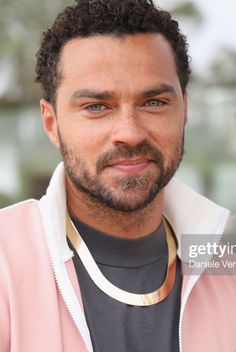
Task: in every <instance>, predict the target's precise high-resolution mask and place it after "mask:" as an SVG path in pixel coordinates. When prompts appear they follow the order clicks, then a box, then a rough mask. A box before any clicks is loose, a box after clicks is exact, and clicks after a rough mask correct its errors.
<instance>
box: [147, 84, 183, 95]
mask: <svg viewBox="0 0 236 352" xmlns="http://www.w3.org/2000/svg"><path fill="white" fill-rule="evenodd" d="M163 93H172V94H176V90H175V88H174V87H173V86H172V85H169V84H161V85H160V86H157V87H152V88H150V89H148V90H145V91H144V92H142V93H141V94H140V96H141V97H143V98H151V97H154V96H156V95H160V94H163Z"/></svg>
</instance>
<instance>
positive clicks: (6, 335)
mask: <svg viewBox="0 0 236 352" xmlns="http://www.w3.org/2000/svg"><path fill="white" fill-rule="evenodd" d="M189 73H190V69H189V62H188V55H187V44H186V40H185V37H184V36H183V35H182V34H181V32H180V30H179V27H178V23H177V22H176V21H174V20H172V19H171V17H170V15H169V13H167V12H164V11H161V10H159V9H157V8H155V6H154V4H153V2H152V1H151V0H119V1H116V0H77V4H76V5H75V6H71V7H67V8H66V9H65V10H64V11H63V12H62V13H61V14H60V15H59V16H58V17H57V19H56V20H55V22H54V24H53V25H52V26H51V27H50V28H49V29H48V30H47V31H46V32H45V33H44V34H43V38H42V42H41V47H40V49H39V51H38V54H37V65H36V74H37V79H36V80H37V82H39V83H40V84H41V86H42V89H43V99H42V100H41V103H40V105H41V113H42V119H43V124H44V129H45V132H46V133H47V135H48V136H49V138H50V140H51V142H52V143H53V144H54V145H55V146H56V147H57V148H58V149H59V150H60V152H61V155H62V158H63V164H60V165H59V166H58V168H57V169H56V171H55V173H54V175H53V177H52V180H51V182H50V185H49V187H48V190H47V194H46V195H45V196H44V197H43V198H42V199H41V200H40V201H39V202H38V201H35V200H29V201H26V202H23V203H21V204H17V205H15V206H13V207H10V208H8V209H5V210H2V211H1V215H0V221H1V243H2V244H1V256H0V260H1V277H0V312H1V314H0V341H1V352H9V351H11V352H13V351H14V352H16V351H17V352H20V351H22V352H32V351H34V352H39V351H40V352H41V351H48V352H49V351H50V352H62V351H63V352H67V351H70V352H72V351H100V352H101V351H102V352H108V351H109V352H111V351H112V352H116V351H117V352H118V351H119V352H125V351H129V352H130V351H132V352H138V351H145V352H146V351H147V352H152V351H161V352H165V351H179V350H180V351H191V352H194V351H206V350H207V351H210V352H213V351H214V352H215V351H231V350H233V347H234V345H236V338H235V333H234V330H235V327H236V318H235V317H236V315H235V314H236V308H235V307H236V305H235V301H234V297H235V288H236V284H235V280H234V279H229V278H227V277H222V278H221V277H212V276H201V277H199V276H197V275H193V276H184V277H183V278H182V276H181V264H180V258H181V257H180V252H179V250H178V256H177V257H176V250H177V247H178V248H179V245H180V244H177V243H176V242H175V236H176V238H177V241H180V238H179V237H180V235H181V234H199V233H200V234H204V233H209V234H210V233H213V234H221V233H223V229H224V227H225V224H226V221H227V218H228V216H229V214H228V213H229V212H228V211H227V210H225V209H223V208H221V207H219V206H217V205H216V204H214V203H212V202H211V201H209V200H207V199H205V198H204V197H202V196H200V195H198V194H196V193H195V192H193V191H192V190H191V189H189V188H188V187H187V186H185V185H184V184H182V183H181V182H179V181H177V180H174V179H173V180H172V177H173V175H174V174H175V171H176V169H177V168H178V166H179V163H180V161H181V158H182V155H183V140H184V129H185V124H186V122H187V100H188V96H187V91H186V86H187V82H188V78H189Z"/></svg>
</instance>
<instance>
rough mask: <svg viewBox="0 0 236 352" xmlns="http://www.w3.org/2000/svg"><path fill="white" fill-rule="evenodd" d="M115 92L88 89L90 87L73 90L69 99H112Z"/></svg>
mask: <svg viewBox="0 0 236 352" xmlns="http://www.w3.org/2000/svg"><path fill="white" fill-rule="evenodd" d="M114 96H115V94H114V93H112V92H108V91H104V92H100V91H96V90H90V89H81V90H77V91H75V92H74V93H73V94H72V96H71V100H77V99H81V98H93V99H97V100H107V99H112V98H114Z"/></svg>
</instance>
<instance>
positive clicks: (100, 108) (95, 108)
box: [85, 104, 106, 112]
mask: <svg viewBox="0 0 236 352" xmlns="http://www.w3.org/2000/svg"><path fill="white" fill-rule="evenodd" d="M85 110H87V111H90V112H99V111H104V110H106V106H105V105H103V104H90V105H88V106H86V107H85Z"/></svg>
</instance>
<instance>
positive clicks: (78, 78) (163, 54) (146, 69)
mask: <svg viewBox="0 0 236 352" xmlns="http://www.w3.org/2000/svg"><path fill="white" fill-rule="evenodd" d="M59 70H60V73H61V76H62V85H63V84H65V85H66V84H70V85H78V84H79V85H88V84H89V85H90V86H91V87H92V85H93V83H94V84H98V82H100V83H101V84H102V82H103V83H104V84H105V83H107V84H108V82H109V81H110V83H111V84H112V83H115V84H116V85H117V84H122V82H123V83H126V85H129V84H130V82H132V83H133V84H136V85H139V84H141V85H143V84H145V82H144V81H146V80H153V84H154V83H155V84H156V83H158V82H157V81H158V80H159V81H160V82H161V83H166V84H170V83H171V84H173V81H174V83H175V84H176V85H178V84H179V79H178V75H177V72H176V65H175V59H174V53H173V50H172V48H171V46H170V44H169V43H168V41H167V40H166V39H165V38H164V37H163V36H162V35H161V34H158V33H155V34H135V35H127V36H123V37H114V36H101V35H100V36H93V37H89V38H75V39H72V40H70V41H69V42H67V43H66V45H65V46H64V48H63V50H62V52H61V57H60V63H59ZM124 81H125V82H124ZM150 84H151V82H150ZM98 88H99V87H98ZM111 88H112V87H111Z"/></svg>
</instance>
